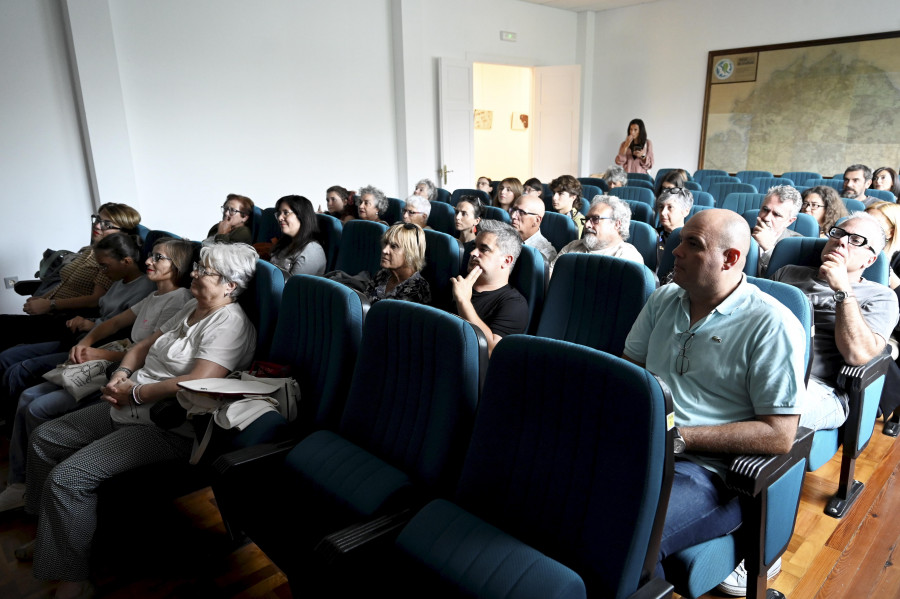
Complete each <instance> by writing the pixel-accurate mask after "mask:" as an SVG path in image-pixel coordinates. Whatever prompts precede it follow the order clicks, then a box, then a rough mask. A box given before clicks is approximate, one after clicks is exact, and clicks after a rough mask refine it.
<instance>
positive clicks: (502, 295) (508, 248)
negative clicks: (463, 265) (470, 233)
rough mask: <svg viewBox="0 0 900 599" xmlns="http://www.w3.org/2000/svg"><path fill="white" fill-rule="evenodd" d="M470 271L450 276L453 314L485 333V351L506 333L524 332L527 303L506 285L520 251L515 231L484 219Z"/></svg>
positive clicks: (520, 244) (498, 222)
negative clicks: (454, 308)
mask: <svg viewBox="0 0 900 599" xmlns="http://www.w3.org/2000/svg"><path fill="white" fill-rule="evenodd" d="M478 229H479V232H478V236H477V237H476V238H475V249H473V250H472V254H471V255H470V258H469V273H468V274H467V275H466V276H464V277H463V276H459V277H453V278H452V279H451V280H450V281H451V284H452V285H453V300H454V301H455V302H456V313H457V314H459V316H460V317H462V318H463V319H465V320H467V321H469V322H470V323H472V324H473V325H475V326H476V327H478V328H479V329H481V332H482V333H484V336H485V337H486V338H487V342H488V354H490V353H491V352H493V351H494V347H495V346H496V345H497V343H499V342H500V339H502V338H503V337H505V336H506V335H513V334H516V333H524V332H525V328H526V327H527V326H528V302H526V301H525V298H524V297H523V296H522V294H521V293H519V292H518V291H517V290H516V289H514V288H513V287H512V286H511V285H510V284H509V275H510V273H512V270H513V266H515V264H516V258H518V257H519V254H520V253H521V251H522V240H521V238H520V237H519V234H518V232H517V231H516V230H515V229H513V228H512V227H511V226H509V225H507V224H506V223H503V222H500V221H496V220H488V219H485V220H483V221H481V224H480V225H479V226H478Z"/></svg>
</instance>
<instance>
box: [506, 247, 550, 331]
mask: <svg viewBox="0 0 900 599" xmlns="http://www.w3.org/2000/svg"><path fill="white" fill-rule="evenodd" d="M549 282H550V266H549V265H548V264H547V261H546V260H545V259H544V256H543V255H542V254H541V253H540V252H539V251H537V250H536V249H535V248H533V247H531V246H530V245H523V246H522V252H521V253H520V254H519V258H518V259H517V260H516V265H515V266H514V267H513V271H512V273H510V275H509V284H510V285H511V286H512V287H514V288H515V289H516V290H518V292H519V293H521V294H522V296H523V297H524V298H525V301H527V302H528V328H527V329H526V330H527V332H529V333H533V332H534V330H535V329H537V325H538V321H539V320H540V317H541V309H542V308H543V306H544V297H545V296H546V295H547V285H548V284H549Z"/></svg>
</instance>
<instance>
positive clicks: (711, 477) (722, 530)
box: [656, 460, 741, 576]
mask: <svg viewBox="0 0 900 599" xmlns="http://www.w3.org/2000/svg"><path fill="white" fill-rule="evenodd" d="M740 525H741V505H740V502H739V501H738V498H737V495H736V494H735V493H734V492H733V491H729V490H728V488H726V487H725V482H724V481H723V480H722V479H721V478H720V477H719V476H718V475H717V474H715V473H714V472H710V471H709V470H707V469H706V468H704V467H703V466H699V465H697V464H695V463H694V462H691V461H688V460H678V461H676V462H675V476H674V478H673V480H672V494H671V495H670V496H669V506H668V509H667V510H666V523H665V525H664V526H663V534H662V542H661V543H660V545H659V562H662V561H663V560H664V559H665V558H666V557H667V556H669V555H672V554H674V553H678V552H679V551H681V550H682V549H686V548H688V547H693V546H694V545H697V544H698V543H702V542H704V541H709V540H710V539H715V538H718V537H721V536H723V535H727V534H728V533H730V532H732V531H734V530H736V529H737V528H738V527H739V526H740ZM656 573H657V574H658V575H659V576H663V573H662V566H661V564H660V563H657V566H656Z"/></svg>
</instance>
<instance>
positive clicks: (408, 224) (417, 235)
mask: <svg viewBox="0 0 900 599" xmlns="http://www.w3.org/2000/svg"><path fill="white" fill-rule="evenodd" d="M403 228H404V229H406V230H407V231H409V230H410V229H413V230H414V231H415V232H416V245H421V244H422V240H421V239H419V227H418V225H414V224H412V223H403Z"/></svg>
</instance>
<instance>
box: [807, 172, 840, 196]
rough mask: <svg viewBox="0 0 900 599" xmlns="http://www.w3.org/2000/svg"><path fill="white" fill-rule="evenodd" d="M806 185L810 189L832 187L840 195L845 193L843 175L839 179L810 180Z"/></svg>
mask: <svg viewBox="0 0 900 599" xmlns="http://www.w3.org/2000/svg"><path fill="white" fill-rule="evenodd" d="M806 184H807V185H809V186H810V187H815V186H817V185H824V186H825V187H830V188H832V189H834V190H835V191H837V192H838V195H840V194H841V192H842V191H844V179H843V175H841V176H840V177H838V178H837V179H809V180H807V181H806Z"/></svg>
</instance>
